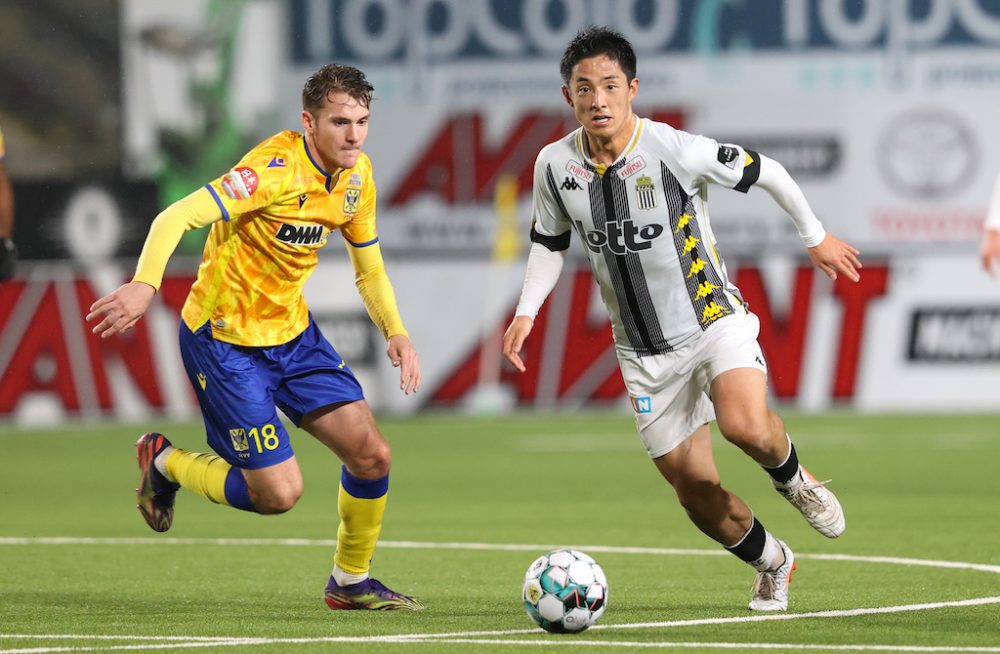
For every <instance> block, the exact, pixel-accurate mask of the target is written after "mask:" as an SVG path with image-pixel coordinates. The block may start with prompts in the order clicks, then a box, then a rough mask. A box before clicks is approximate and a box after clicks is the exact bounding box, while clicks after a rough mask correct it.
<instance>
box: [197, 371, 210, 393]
mask: <svg viewBox="0 0 1000 654" xmlns="http://www.w3.org/2000/svg"><path fill="white" fill-rule="evenodd" d="M196 376H197V377H198V385H199V386H201V390H205V387H206V386H208V377H206V376H205V373H202V372H199V373H198V374H197V375H196Z"/></svg>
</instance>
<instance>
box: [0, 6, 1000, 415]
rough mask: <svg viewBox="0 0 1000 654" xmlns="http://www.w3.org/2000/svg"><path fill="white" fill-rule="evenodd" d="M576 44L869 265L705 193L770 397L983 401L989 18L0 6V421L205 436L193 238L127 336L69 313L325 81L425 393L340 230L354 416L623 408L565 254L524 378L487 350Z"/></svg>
mask: <svg viewBox="0 0 1000 654" xmlns="http://www.w3.org/2000/svg"><path fill="white" fill-rule="evenodd" d="M591 24H607V25H610V26H612V27H615V28H617V29H619V30H621V31H622V32H624V33H625V35H626V36H627V37H629V38H630V40H631V41H632V43H633V44H634V46H635V47H636V50H637V54H638V57H639V66H638V77H639V79H640V87H639V96H638V98H637V101H636V103H635V108H636V110H637V112H638V113H639V114H640V115H642V116H647V117H651V118H655V119H658V120H662V121H665V122H668V123H670V124H672V125H674V126H676V127H679V128H681V129H684V130H687V131H691V132H696V133H701V134H705V135H707V136H711V137H713V138H715V139H718V140H720V141H725V142H731V143H739V144H741V145H744V146H747V147H750V148H753V149H756V150H759V151H761V152H763V153H765V154H767V155H769V156H771V157H773V158H775V159H777V160H778V161H780V162H782V163H783V164H784V165H785V167H786V168H788V170H789V171H790V172H791V173H792V175H793V177H795V179H796V180H797V181H798V182H799V183H800V184H801V186H802V188H803V190H804V191H805V193H806V196H807V197H808V198H809V200H810V202H811V204H812V205H813V208H814V209H815V211H816V213H817V215H818V216H819V217H820V219H821V220H823V222H824V224H825V226H826V227H827V229H828V230H830V231H833V232H834V233H836V234H837V235H838V236H840V237H841V238H843V239H845V240H847V241H849V242H851V243H852V244H854V245H855V246H857V247H858V248H859V249H860V250H861V252H862V259H863V261H864V264H865V269H864V271H863V276H862V280H861V282H860V283H859V284H847V283H839V282H838V283H831V282H830V281H829V280H827V279H826V278H825V277H824V276H822V275H821V274H819V273H818V272H817V271H815V270H814V269H813V268H812V267H811V266H810V265H809V262H808V259H807V258H806V256H805V250H804V248H803V246H802V244H801V242H800V241H799V240H798V237H797V235H796V233H795V230H794V227H793V225H792V223H791V221H790V220H789V219H788V218H787V217H786V216H785V215H784V214H783V213H782V212H781V210H780V209H779V208H778V207H777V206H776V205H775V204H774V203H773V202H772V201H771V200H770V198H769V197H768V196H766V194H764V193H763V192H761V191H759V190H753V191H751V192H750V194H749V195H748V196H744V195H742V194H739V193H734V192H731V191H728V190H726V189H722V188H713V189H712V191H711V207H712V219H713V226H714V229H715V234H716V237H717V238H718V241H719V249H720V251H721V254H722V256H723V257H724V258H725V259H726V261H727V262H728V265H729V269H730V273H731V275H732V276H733V277H734V279H735V281H736V283H737V285H738V286H740V288H741V290H742V291H743V293H744V295H745V296H746V297H747V299H748V300H749V302H750V304H751V308H752V310H753V311H754V312H755V313H757V314H758V315H759V316H760V318H761V321H762V334H761V339H760V340H761V344H762V346H763V348H764V351H765V354H766V355H767V357H768V361H769V366H770V370H771V393H772V396H773V399H774V401H775V402H776V404H777V405H779V406H784V407H789V408H794V409H797V410H801V411H805V412H822V411H828V410H831V409H847V410H851V411H865V412H924V411H935V412H940V411H946V412H951V411H987V412H995V411H998V410H1000V390H998V389H1000V280H995V279H991V278H990V277H989V276H988V275H987V274H986V273H984V272H983V271H982V269H981V268H980V266H979V263H978V259H977V256H976V255H977V248H978V244H979V240H980V236H981V230H982V224H983V219H984V216H985V213H986V208H987V203H988V200H989V196H990V191H991V188H992V184H993V181H994V179H995V178H996V176H997V173H998V171H1000V121H998V120H997V117H998V115H1000V4H998V3H997V2H995V1H993V0H753V1H752V2H751V1H750V0H620V1H618V0H288V1H280V0H171V2H169V3H165V2H150V1H148V0H73V1H72V2H69V1H59V0H32V1H31V2H19V1H15V0H0V130H2V132H3V136H4V146H5V150H6V158H5V162H6V166H7V169H8V171H9V173H10V176H11V178H12V180H13V188H14V194H15V207H16V209H15V216H16V223H15V229H14V242H15V243H16V245H17V247H18V249H19V251H20V256H21V260H20V263H19V265H18V269H17V273H16V275H15V277H14V279H12V280H10V281H8V282H6V283H2V284H0V423H8V424H15V423H16V424H40V423H41V424H46V423H58V422H61V421H64V420H67V419H84V420H103V419H114V420H118V419H121V420H132V419H146V418H150V417H157V416H160V417H167V418H171V419H189V418H195V417H197V416H198V410H197V406H196V403H195V401H194V396H193V394H192V392H191V390H190V388H188V384H187V381H186V379H185V378H184V375H183V373H182V368H181V364H180V359H179V355H178V351H177V341H176V326H177V320H178V310H179V307H180V306H181V304H182V303H183V301H184V297H185V295H186V292H187V289H188V288H189V286H190V284H191V282H192V281H193V278H194V275H195V271H196V268H197V264H198V261H199V258H200V253H201V247H202V244H203V242H204V237H205V234H204V233H201V232H192V233H190V234H188V235H187V236H186V237H185V240H184V241H183V242H182V243H181V246H180V247H179V249H178V251H177V253H176V254H175V256H174V258H173V259H172V261H171V266H170V268H169V270H168V275H167V277H166V279H165V281H164V285H163V288H162V290H161V293H160V294H159V295H158V297H157V301H156V304H155V305H154V307H153V308H152V309H151V311H150V312H149V313H148V314H147V317H146V319H144V320H143V321H142V322H140V323H139V325H138V326H137V328H136V329H135V330H133V332H132V333H131V334H130V335H129V336H128V337H126V338H115V339H110V340H108V341H103V342H102V341H100V339H96V338H94V337H93V336H92V335H91V334H90V332H89V327H88V325H86V324H85V321H84V316H85V315H86V313H87V308H88V307H89V306H90V304H91V303H92V302H93V301H94V299H96V298H97V297H100V296H101V295H103V294H105V293H107V292H109V291H111V290H113V289H114V288H116V287H117V286H118V285H120V284H121V283H123V282H124V281H127V280H128V279H130V276H131V273H132V271H133V270H134V266H135V260H136V257H137V255H138V253H139V250H140V248H141V245H142V241H143V238H144V236H145V234H146V231H147V230H148V227H149V224H150V222H151V221H152V219H153V218H154V217H155V216H156V214H157V213H158V212H159V210H160V209H161V208H163V207H164V206H166V205H167V204H169V203H170V202H172V201H174V200H176V199H178V198H180V197H182V196H184V195H186V194H187V193H189V192H191V191H192V190H194V189H196V188H198V187H199V186H201V185H202V184H204V183H205V182H207V181H209V180H211V179H213V178H215V177H218V176H219V175H222V174H224V173H225V172H227V171H228V169H229V168H230V167H231V166H233V165H234V164H235V163H236V162H237V161H238V160H239V159H240V157H241V156H242V155H243V154H244V153H245V152H246V151H247V150H248V149H249V148H251V147H252V146H253V145H255V144H256V143H258V142H259V141H261V140H263V139H264V138H266V137H268V136H270V135H271V134H273V133H275V132H277V131H280V130H283V129H293V130H300V129H301V123H300V118H299V114H300V112H301V88H302V84H303V82H304V81H305V79H306V77H307V76H308V75H309V74H310V73H311V72H312V71H314V70H315V69H316V68H318V67H319V66H321V65H323V64H325V63H328V62H331V61H337V62H343V63H350V64H353V65H356V66H358V67H360V68H362V69H363V70H364V71H365V72H366V73H367V74H368V76H369V78H370V80H371V81H372V82H373V84H374V85H375V89H376V92H375V101H374V103H373V107H372V109H373V112H372V122H371V125H372V128H371V132H370V135H369V140H368V143H367V146H366V148H365V149H366V151H367V152H368V154H369V156H370V157H371V159H372V161H373V163H374V167H375V177H376V182H377V183H378V187H379V218H378V226H379V234H380V239H381V243H382V247H383V252H384V254H385V256H386V260H387V266H388V268H389V274H390V277H391V279H392V281H393V284H394V287H395V289H396V294H397V297H398V300H399V304H400V309H401V311H402V315H403V318H404V321H405V322H406V324H407V327H408V329H409V331H410V335H411V337H412V338H413V340H414V343H415V344H416V346H417V348H418V350H419V352H420V355H421V364H422V368H423V371H424V385H423V388H422V389H421V391H420V392H419V393H418V394H417V395H416V396H413V397H405V396H403V395H402V394H400V393H399V392H398V390H397V389H398V373H397V371H396V370H394V369H393V368H391V367H390V366H389V365H388V362H387V361H386V359H385V356H384V354H383V349H384V346H383V344H382V342H381V338H380V337H379V335H378V333H377V331H376V330H375V329H374V327H373V326H372V325H371V323H370V321H369V319H368V316H367V314H366V312H365V310H364V307H363V305H362V304H361V302H360V299H359V298H358V296H357V292H356V290H355V288H354V284H353V272H352V270H351V267H350V264H349V262H348V260H347V257H346V255H345V253H344V252H343V251H342V248H341V246H340V245H339V239H337V238H333V239H331V241H330V245H329V246H328V247H327V248H325V249H324V250H323V251H322V252H321V257H320V267H319V269H318V270H317V272H316V274H315V275H314V277H313V279H312V280H311V281H310V283H309V285H308V286H307V298H308V300H309V303H310V306H311V307H312V310H313V312H314V314H315V316H316V317H317V319H318V320H319V321H320V323H321V325H322V326H323V328H324V330H325V331H326V333H327V335H328V337H329V338H330V339H331V341H332V342H333V343H334V345H335V347H337V349H338V350H339V351H340V352H341V353H342V354H343V355H344V356H345V358H346V359H347V361H348V363H349V364H350V365H351V367H352V369H354V370H355V372H356V373H358V376H359V377H360V378H361V381H362V384H363V385H364V386H365V389H366V392H367V394H368V396H369V399H370V401H371V402H372V404H373V406H374V407H375V408H376V410H378V411H380V412H383V413H410V412H417V411H427V410H433V409H444V410H459V411H468V412H472V413H498V412H505V411H509V410H513V409H517V408H522V409H545V410H572V409H574V408H577V407H582V406H587V407H591V406H599V407H606V408H607V409H608V410H609V411H620V412H622V413H623V414H625V413H626V412H627V409H626V406H627V402H626V398H625V395H624V387H623V384H622V382H621V379H620V376H619V373H618V368H617V364H616V360H615V357H614V352H613V346H612V343H611V337H610V330H609V326H608V321H607V317H606V314H605V311H604V309H603V306H602V305H601V304H600V300H599V298H598V296H597V294H596V288H595V286H594V284H593V282H592V280H591V277H590V273H589V269H588V268H587V265H586V262H585V261H584V260H583V258H582V255H574V258H571V259H570V261H569V262H568V265H567V267H566V268H565V270H564V274H563V277H562V280H561V282H560V284H559V285H558V286H557V287H556V289H555V291H554V292H553V294H552V295H551V296H550V298H549V301H548V302H547V304H546V306H545V308H544V309H543V311H542V313H541V314H540V315H539V318H538V320H537V322H536V327H535V330H534V332H533V334H532V336H531V340H530V341H529V343H528V345H527V347H526V351H525V357H526V360H527V364H528V366H529V371H528V373H526V374H524V375H518V374H516V373H515V372H514V371H513V370H512V369H510V368H508V367H506V366H505V365H503V364H502V362H501V358H500V355H499V349H500V337H501V335H502V333H503V330H504V328H505V327H506V325H507V323H508V322H509V320H510V317H511V315H512V311H513V308H514V305H515V304H516V300H517V296H518V294H519V292H520V284H521V279H522V275H523V268H524V260H525V257H526V254H527V244H528V236H527V235H528V226H529V221H530V195H531V171H532V166H533V162H534V159H535V156H536V154H537V152H538V150H539V149H540V148H541V147H542V146H544V145H545V144H546V143H548V142H550V141H553V140H555V139H557V138H559V137H560V136H562V135H563V134H565V133H567V132H568V131H570V130H571V129H573V128H575V126H576V123H575V121H574V119H573V115H572V113H571V111H570V109H569V108H568V107H566V106H565V104H564V103H563V100H562V96H561V93H560V84H561V81H560V77H559V72H558V63H559V58H560V56H561V53H562V50H563V49H564V47H565V45H566V43H567V42H568V41H569V39H570V38H572V36H573V35H574V34H575V33H576V32H577V31H578V30H579V29H582V28H584V27H586V26H588V25H591ZM573 247H574V250H575V249H576V248H577V247H578V246H577V245H574V246H573Z"/></svg>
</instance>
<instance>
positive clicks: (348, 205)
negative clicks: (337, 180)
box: [344, 187, 361, 213]
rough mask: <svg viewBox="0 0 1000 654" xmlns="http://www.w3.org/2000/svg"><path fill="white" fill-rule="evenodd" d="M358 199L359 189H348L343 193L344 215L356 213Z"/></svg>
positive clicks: (359, 195) (359, 197)
mask: <svg viewBox="0 0 1000 654" xmlns="http://www.w3.org/2000/svg"><path fill="white" fill-rule="evenodd" d="M360 199H361V189H359V188H350V187H348V188H347V189H346V190H345V191H344V213H357V212H358V200H360Z"/></svg>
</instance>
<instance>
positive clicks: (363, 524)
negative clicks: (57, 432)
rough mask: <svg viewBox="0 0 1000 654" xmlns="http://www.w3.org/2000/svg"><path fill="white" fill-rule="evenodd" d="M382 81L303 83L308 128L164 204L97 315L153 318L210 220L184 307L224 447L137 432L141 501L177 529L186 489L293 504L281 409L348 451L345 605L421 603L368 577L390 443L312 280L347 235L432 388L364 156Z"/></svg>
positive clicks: (183, 334)
mask: <svg viewBox="0 0 1000 654" xmlns="http://www.w3.org/2000/svg"><path fill="white" fill-rule="evenodd" d="M372 90H373V89H372V86H371V84H369V82H368V80H367V79H366V78H365V76H364V73H362V72H361V71H360V70H358V69H356V68H353V67H351V66H343V65H336V64H331V65H327V66H324V67H323V68H321V69H319V70H318V71H317V72H315V73H314V74H313V75H312V76H311V77H310V78H309V79H308V80H307V81H306V84H305V87H304V89H303V91H302V107H303V109H302V126H303V132H302V133H299V132H291V131H286V132H281V133H279V134H276V135H275V136H273V137H271V138H269V139H267V140H266V141H264V142H262V143H260V144H259V145H257V146H256V147H255V148H253V149H252V150H251V151H250V152H249V153H248V154H247V155H246V156H244V157H243V159H242V160H241V161H240V162H239V163H238V164H237V165H236V166H235V167H234V168H233V169H232V170H230V171H229V172H227V173H226V174H225V175H223V176H222V177H220V178H218V179H216V180H214V181H212V182H211V183H209V184H206V185H205V186H204V187H203V188H201V189H198V190H197V191H195V192H194V193H192V194H191V195H189V196H188V197H186V198H184V199H182V200H180V201H178V202H177V203H175V204H173V205H171V206H170V207H168V208H167V209H166V210H164V211H163V212H162V213H161V214H160V215H159V216H157V217H156V219H155V220H154V221H153V224H152V225H151V227H150V231H149V235H148V236H147V238H146V242H145V245H144V246H143V250H142V254H141V255H140V258H139V263H138V266H137V269H136V273H135V276H134V277H133V279H132V281H131V282H129V283H127V284H125V285H123V286H121V287H120V288H118V289H117V290H116V291H114V292H113V293H111V294H110V295H107V296H105V297H103V298H101V299H99V300H97V302H95V303H94V304H93V306H92V307H91V310H90V314H89V315H88V316H87V319H88V320H98V321H99V322H98V323H97V325H96V326H95V327H94V330H93V331H94V332H95V333H98V334H101V336H102V337H109V336H112V335H113V334H115V333H118V332H124V331H126V330H128V329H129V328H130V327H132V325H134V324H135V323H136V321H138V320H139V318H140V317H142V315H143V313H145V311H146V309H147V308H148V307H149V303H150V301H151V300H152V298H153V295H154V294H155V293H156V291H157V289H158V288H159V286H160V282H161V281H162V277H163V272H164V268H165V266H166V263H167V259H168V258H169V257H170V255H171V254H172V253H173V251H174V249H175V248H176V246H177V243H178V242H179V241H180V238H181V236H182V235H183V233H184V232H185V231H186V230H189V229H194V228H197V227H204V226H207V225H211V231H210V232H209V235H208V240H207V242H206V244H205V251H204V256H203V259H202V263H201V266H200V268H199V269H198V278H197V280H196V281H195V283H194V284H193V285H192V287H191V291H190V293H189V294H188V297H187V300H186V302H185V304H184V307H183V309H182V312H181V321H180V326H179V331H180V336H179V337H180V348H181V356H182V358H183V361H184V366H185V369H186V370H187V375H188V378H189V380H190V382H191V385H192V387H193V388H194V391H195V394H196V395H197V397H198V400H199V402H200V405H201V410H202V414H203V416H204V422H205V429H206V433H207V438H208V445H209V447H211V449H212V450H213V451H214V454H213V453H199V452H190V451H186V450H183V449H181V448H179V447H174V446H173V445H172V444H171V443H170V441H168V440H167V439H166V437H164V436H163V435H161V434H157V433H152V432H151V433H148V434H146V435H144V436H143V437H141V438H140V439H139V441H138V443H137V444H136V445H137V450H138V459H139V468H140V480H139V488H138V489H136V493H137V497H138V508H139V511H140V512H141V513H142V515H143V517H144V518H145V520H146V522H147V523H148V524H149V526H150V527H151V528H153V529H154V530H156V531H166V530H167V529H169V528H170V525H171V524H172V521H173V513H174V497H175V493H176V491H177V490H178V489H179V488H180V487H184V488H187V489H189V490H191V491H194V492H195V493H197V494H199V495H202V496H203V497H205V498H207V499H209V500H211V501H212V502H216V503H218V504H224V505H228V506H232V507H235V508H237V509H243V510H246V511H253V512H256V513H262V514H268V513H283V512H285V511H288V510H289V509H291V508H292V507H293V506H294V505H295V503H296V502H297V501H298V499H299V496H300V495H301V494H302V486H303V482H302V474H301V472H300V470H299V465H298V463H297V461H296V459H295V454H294V452H293V451H292V446H291V442H290V440H289V434H288V431H287V430H286V429H285V426H284V425H283V424H282V422H281V420H280V419H279V417H278V413H277V410H276V408H280V409H281V410H282V411H283V412H284V414H285V415H286V416H288V418H290V419H291V421H292V422H293V423H295V424H296V425H297V426H298V427H300V428H302V429H304V430H305V431H306V432H308V433H309V434H310V435H312V436H313V437H314V438H316V439H317V440H318V441H320V442H321V443H323V444H324V445H326V446H327V447H328V448H330V450H331V451H332V452H333V453H334V454H335V455H336V456H337V457H339V458H340V460H341V461H342V463H343V465H342V467H341V476H340V489H339V494H338V499H337V508H338V513H339V515H340V527H339V529H338V531H337V549H336V552H335V554H334V559H333V561H334V565H333V572H332V574H331V575H330V579H329V582H328V583H327V586H326V590H325V594H324V598H325V601H326V603H327V605H328V606H329V607H330V608H331V609H403V610H419V609H422V608H423V605H422V604H421V603H420V602H419V601H418V600H416V599H414V598H413V597H410V596H408V595H404V594H402V593H397V592H395V591H392V590H390V589H389V588H386V587H385V586H384V585H383V584H382V583H380V582H379V581H377V580H375V579H372V578H371V577H369V565H370V561H371V558H372V554H373V553H374V550H375V545H376V542H377V540H378V536H379V533H380V531H381V528H382V516H383V513H384V511H385V504H386V497H387V493H388V488H389V463H390V454H389V444H388V443H387V442H386V440H385V438H384V437H383V436H382V434H381V433H380V432H379V430H378V427H377V426H376V424H375V419H374V417H373V416H372V412H371V410H370V408H369V406H368V403H367V402H366V401H365V399H364V394H363V393H362V390H361V386H360V384H359V383H358V380H357V379H356V378H355V376H354V374H353V373H352V372H351V370H350V368H348V367H347V364H346V362H345V361H344V360H343V359H342V358H341V356H340V355H339V354H338V353H337V351H336V350H335V349H334V348H333V347H332V346H331V345H330V343H329V342H328V341H327V340H326V338H324V336H323V334H322V333H321V332H320V330H319V328H318V327H317V325H316V323H315V321H314V320H313V318H312V316H311V315H310V313H309V309H308V307H307V305H306V302H305V299H304V297H303V293H302V289H303V286H304V284H305V282H306V280H307V279H308V278H309V276H310V275H311V274H312V272H313V270H314V269H315V268H316V262H317V251H318V250H319V248H321V247H323V246H324V245H326V243H327V239H328V238H329V236H330V234H331V232H333V231H335V230H339V231H340V234H341V236H342V237H343V240H344V244H345V246H346V248H347V251H348V254H349V255H350V259H351V262H352V263H353V265H354V272H355V277H354V281H355V284H356V285H357V288H358V291H359V292H360V294H361V297H362V299H363V300H364V303H365V306H366V308H367V309H368V312H369V314H370V316H371V318H372V320H373V322H374V323H375V324H376V325H377V326H378V328H379V329H380V330H381V332H382V335H383V336H384V337H385V338H386V340H387V350H386V353H387V355H388V357H389V359H390V361H391V362H392V365H393V366H397V367H399V369H400V388H401V390H402V391H403V392H404V393H407V394H409V393H411V392H415V391H417V389H418V388H419V386H420V366H419V363H418V358H417V352H416V350H415V349H414V347H413V345H412V344H411V343H410V339H409V337H408V335H407V332H406V329H405V328H404V327H403V323H402V320H401V319H400V316H399V311H398V309H397V307H396V299H395V295H394V293H393V290H392V286H391V284H390V282H389V278H388V276H387V275H386V271H385V266H384V264H383V260H382V255H381V251H380V249H379V241H378V236H377V234H376V230H375V183H374V180H373V178H372V166H371V161H370V160H369V159H368V157H367V156H366V155H365V154H364V153H363V152H362V151H361V148H362V146H363V145H364V142H365V138H366V136H367V135H368V123H369V113H370V112H369V105H370V103H371V99H372Z"/></svg>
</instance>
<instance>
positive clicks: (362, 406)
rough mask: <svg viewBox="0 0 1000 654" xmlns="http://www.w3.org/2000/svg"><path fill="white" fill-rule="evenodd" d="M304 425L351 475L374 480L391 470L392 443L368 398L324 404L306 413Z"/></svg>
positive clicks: (303, 420)
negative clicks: (387, 439)
mask: <svg viewBox="0 0 1000 654" xmlns="http://www.w3.org/2000/svg"><path fill="white" fill-rule="evenodd" d="M301 426H302V428H303V429H305V430H306V431H307V432H309V433H310V434H311V435H312V436H313V437H314V438H316V440H318V441H320V442H321V443H323V444H324V445H326V446H327V447H328V448H330V450H331V451H333V453H334V454H336V455H337V457H338V458H339V459H340V460H341V461H343V462H344V464H345V465H346V466H347V469H348V470H350V472H351V474H353V475H355V476H357V477H361V478H363V479H374V478H377V477H382V476H385V475H386V474H388V473H389V464H390V452H389V443H388V442H387V441H386V440H385V437H383V436H382V433H381V432H380V431H379V429H378V425H377V424H376V423H375V416H374V415H372V411H371V408H370V407H369V406H368V403H367V402H366V401H364V400H357V401H354V402H347V403H339V404H333V405H329V406H326V407H322V408H320V409H317V410H315V411H312V412H310V413H308V414H306V415H305V416H303V419H302V424H301Z"/></svg>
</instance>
